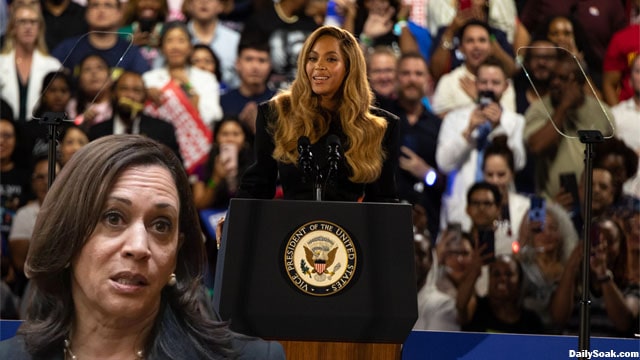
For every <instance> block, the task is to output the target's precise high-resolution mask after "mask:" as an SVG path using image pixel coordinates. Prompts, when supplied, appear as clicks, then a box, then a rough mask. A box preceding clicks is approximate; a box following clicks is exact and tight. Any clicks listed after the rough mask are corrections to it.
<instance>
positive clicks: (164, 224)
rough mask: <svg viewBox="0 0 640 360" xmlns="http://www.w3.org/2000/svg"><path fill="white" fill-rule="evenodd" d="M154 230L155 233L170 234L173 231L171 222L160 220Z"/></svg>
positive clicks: (154, 225) (155, 224)
mask: <svg viewBox="0 0 640 360" xmlns="http://www.w3.org/2000/svg"><path fill="white" fill-rule="evenodd" d="M153 228H154V230H155V231H157V232H159V233H163V234H164V233H168V232H170V231H171V222H169V221H166V220H160V221H157V222H155V223H154V224H153Z"/></svg>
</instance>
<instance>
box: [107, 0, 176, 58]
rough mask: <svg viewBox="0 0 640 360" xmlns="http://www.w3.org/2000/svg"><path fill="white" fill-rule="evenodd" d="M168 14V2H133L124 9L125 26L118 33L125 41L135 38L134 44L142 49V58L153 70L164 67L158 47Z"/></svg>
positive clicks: (149, 0)
mask: <svg viewBox="0 0 640 360" xmlns="http://www.w3.org/2000/svg"><path fill="white" fill-rule="evenodd" d="M168 14H169V9H168V8H167V0H131V1H128V2H127V4H126V7H125V9H124V15H123V17H122V18H123V24H124V26H123V27H121V28H120V30H118V32H120V33H121V36H123V37H124V38H125V39H129V40H130V39H131V38H133V44H134V45H136V46H138V47H139V48H140V53H141V54H142V57H144V58H145V59H146V60H147V63H148V64H149V67H150V68H152V69H155V68H158V67H160V66H162V60H163V59H162V55H161V53H160V49H159V48H158V45H159V43H160V33H161V32H162V25H163V23H164V22H165V20H166V19H167V15H168Z"/></svg>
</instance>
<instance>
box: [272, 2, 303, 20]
mask: <svg viewBox="0 0 640 360" xmlns="http://www.w3.org/2000/svg"><path fill="white" fill-rule="evenodd" d="M273 7H274V8H275V9H276V15H278V17H279V18H280V20H282V21H284V22H286V23H287V24H293V23H294V22H296V21H298V16H297V15H293V16H288V15H287V14H285V13H284V11H283V10H282V6H280V3H279V2H277V3H275V4H273Z"/></svg>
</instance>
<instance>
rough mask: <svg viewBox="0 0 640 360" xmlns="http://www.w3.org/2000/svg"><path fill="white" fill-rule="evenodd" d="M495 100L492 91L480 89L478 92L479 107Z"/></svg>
mask: <svg viewBox="0 0 640 360" xmlns="http://www.w3.org/2000/svg"><path fill="white" fill-rule="evenodd" d="M495 101H496V94H494V92H493V91H490V90H487V91H480V92H479V93H478V104H479V105H480V107H481V108H483V107H485V106H487V105H489V104H491V103H492V102H495Z"/></svg>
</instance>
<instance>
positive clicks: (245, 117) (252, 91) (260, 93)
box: [220, 32, 276, 143]
mask: <svg viewBox="0 0 640 360" xmlns="http://www.w3.org/2000/svg"><path fill="white" fill-rule="evenodd" d="M265 40H266V39H264V38H263V37H261V36H259V35H258V34H253V35H251V34H249V33H246V32H245V33H244V34H243V36H242V39H241V41H240V44H239V45H238V57H237V59H236V73H237V74H238V77H239V78H240V86H239V87H238V88H237V89H233V90H230V91H229V92H227V93H226V94H224V95H222V97H220V105H221V106H222V112H223V113H224V114H225V116H233V117H237V118H238V119H239V120H240V121H241V122H242V123H243V124H244V126H246V127H247V128H248V129H249V131H250V134H249V135H250V136H249V138H247V141H249V143H253V136H254V134H255V132H256V115H257V113H258V104H260V103H262V102H264V101H267V100H270V99H271V98H272V97H273V96H274V95H275V94H276V92H275V91H274V90H273V89H271V88H270V87H269V86H268V84H267V82H268V80H269V75H270V74H271V53H270V51H271V49H270V48H269V44H267V43H266V42H265Z"/></svg>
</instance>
